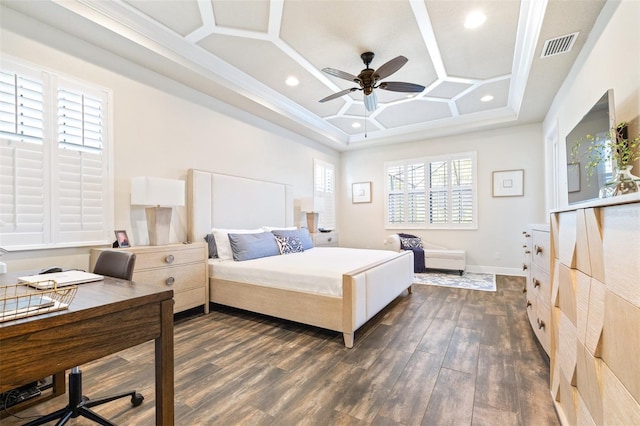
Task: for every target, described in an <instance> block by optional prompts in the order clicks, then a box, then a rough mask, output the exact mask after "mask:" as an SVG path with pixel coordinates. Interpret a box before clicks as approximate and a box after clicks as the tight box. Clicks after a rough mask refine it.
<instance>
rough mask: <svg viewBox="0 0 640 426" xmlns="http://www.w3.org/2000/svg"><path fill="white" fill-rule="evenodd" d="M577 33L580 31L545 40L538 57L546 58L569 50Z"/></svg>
mask: <svg viewBox="0 0 640 426" xmlns="http://www.w3.org/2000/svg"><path fill="white" fill-rule="evenodd" d="M578 34H580V33H579V32H576V33H573V34H567V35H563V36H560V37H556V38H552V39H550V40H547V41H545V42H544V46H543V47H542V55H540V57H541V58H548V57H549V56H554V55H559V54H561V53H567V52H569V51H570V50H571V48H572V47H573V44H574V43H575V42H576V39H577V38H578Z"/></svg>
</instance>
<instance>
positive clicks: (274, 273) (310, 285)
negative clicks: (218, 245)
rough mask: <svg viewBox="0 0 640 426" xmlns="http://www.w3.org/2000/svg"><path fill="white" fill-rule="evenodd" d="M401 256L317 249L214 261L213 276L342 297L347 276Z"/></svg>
mask: <svg viewBox="0 0 640 426" xmlns="http://www.w3.org/2000/svg"><path fill="white" fill-rule="evenodd" d="M398 255H399V254H398V253H397V252H393V251H390V250H367V249H353V248H343V247H315V248H312V249H309V250H305V251H304V252H302V253H292V254H284V255H279V256H270V257H263V258H260V259H253V260H246V261H243V262H235V261H232V260H227V261H219V260H217V259H210V260H209V276H212V277H215V278H218V279H224V280H229V281H237V282H242V283H250V284H257V285H264V286H268V287H276V288H282V289H288V290H296V291H304V292H309V293H316V294H324V295H330V296H338V297H341V296H342V275H343V274H345V273H348V272H351V271H354V270H357V269H360V268H362V267H365V266H367V265H370V264H372V263H376V262H379V261H383V260H387V259H391V258H394V257H397V256H398Z"/></svg>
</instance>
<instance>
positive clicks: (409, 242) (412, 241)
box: [400, 237, 424, 250]
mask: <svg viewBox="0 0 640 426" xmlns="http://www.w3.org/2000/svg"><path fill="white" fill-rule="evenodd" d="M400 247H401V248H402V250H411V249H414V248H424V246H423V245H422V240H421V239H420V238H418V237H413V238H409V237H400Z"/></svg>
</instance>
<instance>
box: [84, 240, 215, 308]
mask: <svg viewBox="0 0 640 426" xmlns="http://www.w3.org/2000/svg"><path fill="white" fill-rule="evenodd" d="M104 250H107V249H92V250H91V268H92V269H93V265H95V262H96V260H97V258H98V256H99V255H100V253H101V252H102V251H104ZM115 250H127V251H130V252H133V253H135V254H136V264H135V268H134V271H133V281H139V282H142V283H145V284H151V285H156V286H158V287H168V288H171V289H173V299H174V301H175V305H174V307H173V311H174V313H177V312H181V311H184V310H187V309H191V308H194V307H196V306H200V305H204V312H205V313H208V312H209V295H208V294H207V293H208V291H207V290H208V288H209V286H208V283H207V281H208V280H207V245H206V243H192V244H168V245H164V246H138V247H129V248H121V249H115Z"/></svg>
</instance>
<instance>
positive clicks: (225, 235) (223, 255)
mask: <svg viewBox="0 0 640 426" xmlns="http://www.w3.org/2000/svg"><path fill="white" fill-rule="evenodd" d="M211 232H212V233H213V238H215V239H216V247H217V248H218V259H220V260H233V250H231V242H230V241H229V234H257V233H259V232H264V231H263V230H262V229H260V228H258V229H226V228H213V229H212V230H211Z"/></svg>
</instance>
